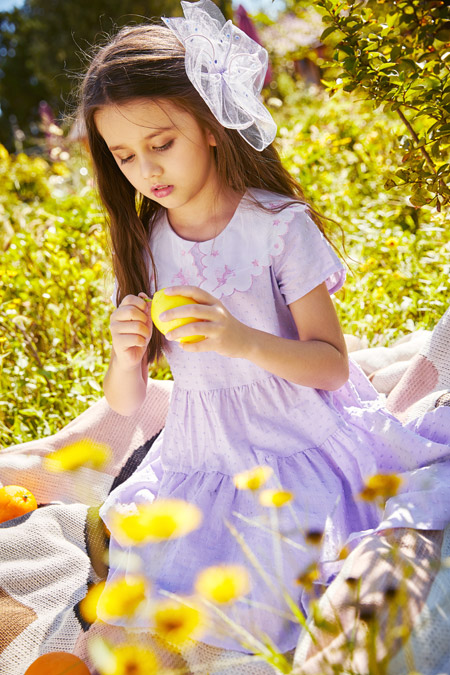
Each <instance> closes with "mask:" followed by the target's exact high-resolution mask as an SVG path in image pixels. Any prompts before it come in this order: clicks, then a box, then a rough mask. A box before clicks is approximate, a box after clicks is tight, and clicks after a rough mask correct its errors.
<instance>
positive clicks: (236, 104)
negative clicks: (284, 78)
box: [163, 0, 277, 151]
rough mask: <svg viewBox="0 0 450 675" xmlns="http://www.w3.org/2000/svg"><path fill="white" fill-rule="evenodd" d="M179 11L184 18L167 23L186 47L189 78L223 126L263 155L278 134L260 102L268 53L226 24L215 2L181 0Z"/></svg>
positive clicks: (242, 33) (171, 19)
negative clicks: (263, 151) (181, 9)
mask: <svg viewBox="0 0 450 675" xmlns="http://www.w3.org/2000/svg"><path fill="white" fill-rule="evenodd" d="M181 6H182V8H183V12H184V16H185V18H182V17H175V18H165V17H163V21H164V23H165V24H166V26H167V27H168V28H170V30H171V31H173V33H175V35H176V37H177V38H178V40H179V41H180V42H181V43H182V44H183V45H184V47H185V50H186V57H185V66H186V74H187V76H188V78H189V79H190V81H191V82H192V84H193V85H194V87H195V88H196V89H197V91H198V92H199V94H200V95H201V96H202V98H203V99H204V101H205V102H206V103H207V105H208V107H209V108H210V110H211V112H212V113H213V115H214V116H215V117H216V118H217V119H218V120H219V122H220V123H221V124H222V125H223V126H224V127H226V128H227V129H237V131H238V132H239V134H240V135H241V136H242V138H244V139H245V140H246V141H247V143H249V144H250V145H252V146H253V147H254V148H255V149H256V150H259V151H261V150H264V148H265V147H267V146H268V145H269V144H270V143H272V141H273V140H274V138H275V136H276V133H277V126H276V124H275V122H274V120H273V118H272V116H271V114H270V113H269V111H268V110H267V108H265V106H264V105H263V103H262V101H261V99H260V93H261V89H262V86H263V83H264V78H265V74H266V71H267V66H268V55H267V51H266V50H265V49H264V47H261V45H259V44H258V43H257V42H255V40H252V39H251V38H250V37H248V35H246V34H245V33H244V32H243V31H241V30H240V29H239V28H237V27H236V26H234V25H233V23H232V22H231V21H225V17H224V16H223V15H222V13H221V11H220V9H219V8H218V7H217V6H216V5H215V4H214V3H213V2H212V0H200V1H199V2H184V1H183V0H182V2H181Z"/></svg>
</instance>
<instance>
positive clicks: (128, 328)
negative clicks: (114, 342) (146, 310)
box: [112, 321, 150, 337]
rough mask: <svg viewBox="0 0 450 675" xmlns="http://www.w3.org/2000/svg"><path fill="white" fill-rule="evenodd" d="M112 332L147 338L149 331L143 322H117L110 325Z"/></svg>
mask: <svg viewBox="0 0 450 675" xmlns="http://www.w3.org/2000/svg"><path fill="white" fill-rule="evenodd" d="M112 327H113V328H114V332H115V333H117V334H119V335H124V334H126V333H129V334H130V335H143V336H144V337H148V336H149V335H150V329H149V328H148V326H147V324H146V323H144V322H143V321H117V322H114V324H113V325H112Z"/></svg>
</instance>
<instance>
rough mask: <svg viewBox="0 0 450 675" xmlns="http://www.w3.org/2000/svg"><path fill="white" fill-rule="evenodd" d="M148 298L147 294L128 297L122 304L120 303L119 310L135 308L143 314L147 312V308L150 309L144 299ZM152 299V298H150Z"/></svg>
mask: <svg viewBox="0 0 450 675" xmlns="http://www.w3.org/2000/svg"><path fill="white" fill-rule="evenodd" d="M143 296H145V297H148V296H146V295H145V293H139V295H126V296H125V297H124V299H123V300H122V302H121V303H120V305H119V307H118V309H122V308H125V307H127V308H133V307H135V308H136V309H139V310H140V311H141V312H146V308H147V307H148V304H149V303H148V302H147V301H146V300H144V297H143ZM149 299H150V298H149Z"/></svg>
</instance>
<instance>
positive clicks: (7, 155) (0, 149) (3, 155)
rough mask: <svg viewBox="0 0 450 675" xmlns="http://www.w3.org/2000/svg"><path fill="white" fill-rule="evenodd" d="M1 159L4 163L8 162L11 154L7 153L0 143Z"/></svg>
mask: <svg viewBox="0 0 450 675" xmlns="http://www.w3.org/2000/svg"><path fill="white" fill-rule="evenodd" d="M0 159H1V160H3V161H6V160H7V159H9V152H8V151H7V149H6V148H5V146H4V145H2V144H1V143H0Z"/></svg>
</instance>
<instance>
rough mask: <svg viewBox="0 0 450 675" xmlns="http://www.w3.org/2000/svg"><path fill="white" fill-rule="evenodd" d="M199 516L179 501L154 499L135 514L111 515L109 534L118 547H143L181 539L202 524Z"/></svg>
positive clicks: (194, 507)
mask: <svg viewBox="0 0 450 675" xmlns="http://www.w3.org/2000/svg"><path fill="white" fill-rule="evenodd" d="M202 517H203V515H202V512H201V510H200V509H199V508H198V507H197V506H195V504H190V503H189V502H186V501H184V500H182V499H169V498H167V499H164V498H161V499H156V500H155V501H154V502H151V503H150V504H140V505H139V506H138V507H137V513H131V514H123V513H115V514H114V516H113V521H112V530H113V532H114V534H115V536H116V538H117V539H118V541H119V542H120V543H123V544H124V545H127V544H137V545H140V544H146V543H148V542H150V541H163V540H165V539H177V538H178V537H184V536H185V535H186V534H189V532H192V530H195V529H197V528H198V527H199V526H200V523H201V522H202Z"/></svg>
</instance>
